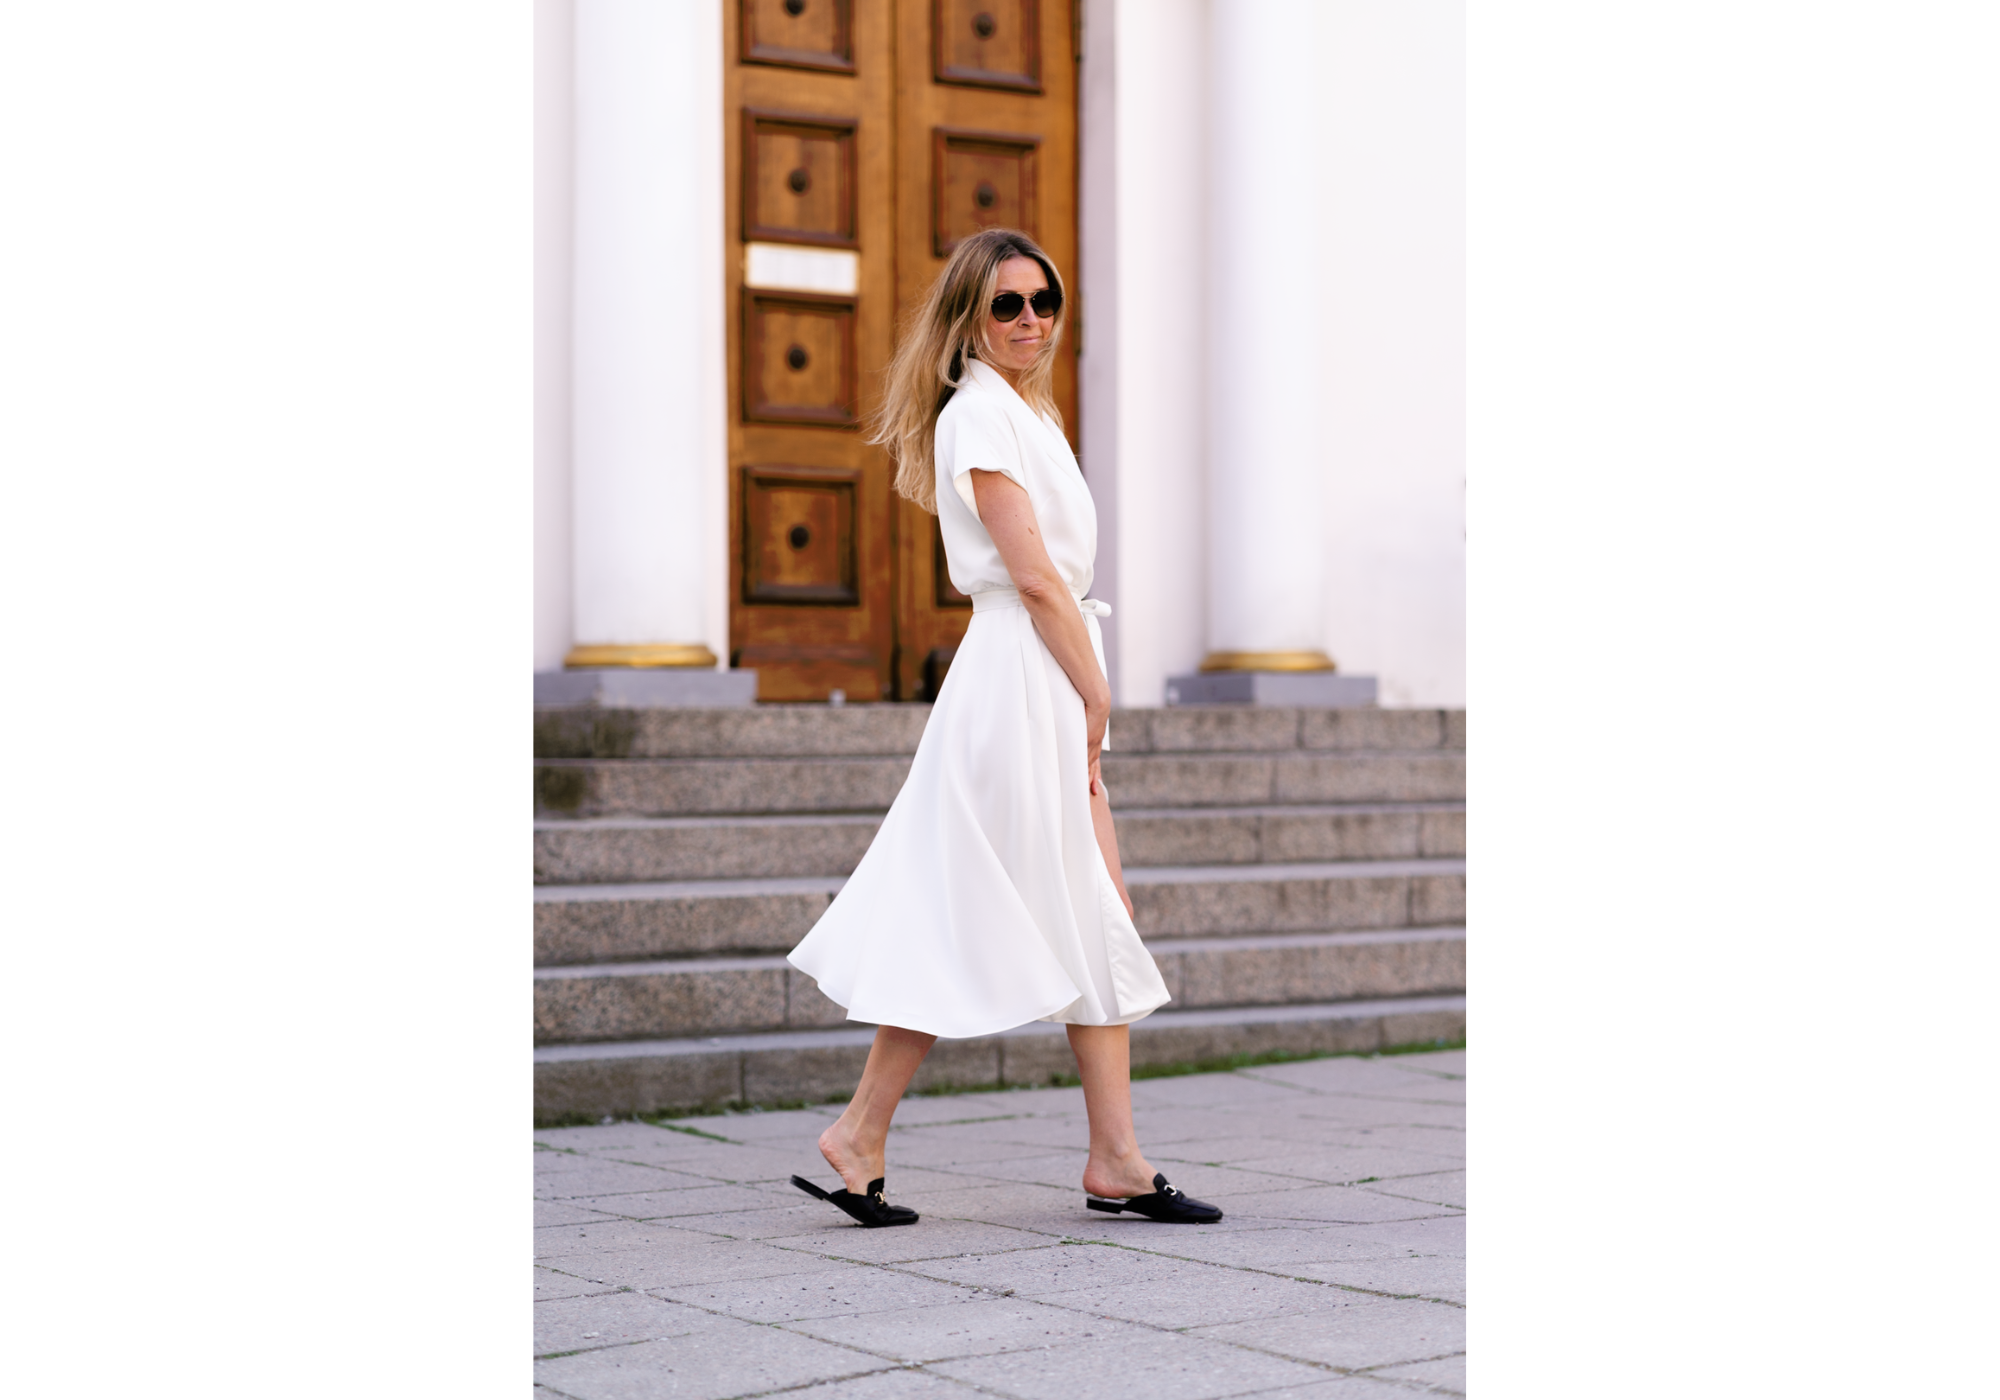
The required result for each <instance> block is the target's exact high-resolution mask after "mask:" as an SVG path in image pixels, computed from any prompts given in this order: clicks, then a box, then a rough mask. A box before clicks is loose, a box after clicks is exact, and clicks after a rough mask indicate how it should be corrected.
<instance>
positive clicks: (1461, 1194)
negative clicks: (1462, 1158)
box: [1366, 1170, 1465, 1210]
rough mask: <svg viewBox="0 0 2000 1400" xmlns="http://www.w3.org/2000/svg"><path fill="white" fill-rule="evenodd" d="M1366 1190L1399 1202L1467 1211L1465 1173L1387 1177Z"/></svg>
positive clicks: (1433, 1173) (1452, 1172)
mask: <svg viewBox="0 0 2000 1400" xmlns="http://www.w3.org/2000/svg"><path fill="white" fill-rule="evenodd" d="M1366 1189H1368V1190H1370V1191H1373V1192H1375V1193H1376V1194H1378V1195H1382V1196H1394V1197H1396V1198H1397V1199H1399V1200H1410V1201H1430V1202H1435V1203H1436V1204H1438V1205H1444V1206H1451V1207H1452V1208H1454V1209H1456V1210H1464V1209H1465V1172H1464V1171H1463V1170H1459V1171H1449V1172H1432V1173H1430V1174H1429V1175H1427V1176H1398V1177H1385V1178H1383V1179H1382V1180H1381V1181H1379V1182H1376V1183H1375V1184H1373V1185H1371V1186H1369V1187H1367V1188H1366Z"/></svg>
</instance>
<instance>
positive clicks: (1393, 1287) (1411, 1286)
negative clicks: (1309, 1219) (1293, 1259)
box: [1288, 1254, 1465, 1307]
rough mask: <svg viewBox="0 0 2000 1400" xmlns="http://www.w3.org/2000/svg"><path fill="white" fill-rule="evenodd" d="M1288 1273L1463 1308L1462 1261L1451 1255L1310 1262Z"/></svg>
mask: <svg viewBox="0 0 2000 1400" xmlns="http://www.w3.org/2000/svg"><path fill="white" fill-rule="evenodd" d="M1288 1272H1290V1273H1292V1274H1294V1275H1296V1276H1297V1277H1299V1278H1312V1279H1320V1280H1322V1281H1324V1282H1326V1283H1333V1284H1339V1285H1341V1286H1343V1287H1347V1288H1364V1289H1367V1290H1368V1291H1369V1292H1371V1293H1388V1294H1394V1295H1396V1296H1398V1297H1409V1298H1433V1299H1438V1300H1441V1301H1443V1302H1447V1303H1457V1304H1458V1305H1460V1306H1461V1307H1463V1306H1464V1305H1465V1260H1464V1259H1462V1258H1460V1257H1458V1256H1457V1255H1452V1254H1402V1255H1385V1256H1383V1257H1381V1258H1376V1259H1342V1260H1330V1259H1328V1260H1314V1261H1308V1262H1302V1263H1298V1264H1293V1265H1291V1266H1290V1268H1289V1270H1288Z"/></svg>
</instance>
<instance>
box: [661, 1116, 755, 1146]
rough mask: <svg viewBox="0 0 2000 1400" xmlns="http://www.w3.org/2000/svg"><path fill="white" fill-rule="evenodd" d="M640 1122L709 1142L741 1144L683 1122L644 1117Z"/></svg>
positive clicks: (733, 1139)
mask: <svg viewBox="0 0 2000 1400" xmlns="http://www.w3.org/2000/svg"><path fill="white" fill-rule="evenodd" d="M640 1121H641V1122H645V1123H651V1124H652V1125H653V1126H654V1127H656V1128H665V1129H666V1130H667V1131H668V1132H670V1133H686V1134H687V1135H688V1136H689V1137H698V1138H707V1139H708V1140H709V1141H710V1142H726V1143H729V1144H731V1145H733V1146H736V1147H741V1146H742V1145H743V1144H742V1143H740V1142H737V1141H736V1139H735V1138H726V1137H724V1136H723V1135H722V1134H721V1133H705V1132H703V1131H702V1130H701V1129H700V1128H690V1127H688V1126H687V1125H686V1124H685V1123H669V1122H666V1121H665V1120H663V1119H653V1118H645V1119H641V1120H640Z"/></svg>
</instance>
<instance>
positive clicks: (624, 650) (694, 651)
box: [563, 642, 715, 671]
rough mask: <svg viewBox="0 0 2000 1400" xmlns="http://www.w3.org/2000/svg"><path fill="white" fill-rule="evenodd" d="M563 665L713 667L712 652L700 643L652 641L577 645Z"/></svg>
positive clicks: (577, 667) (571, 666)
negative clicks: (629, 644)
mask: <svg viewBox="0 0 2000 1400" xmlns="http://www.w3.org/2000/svg"><path fill="white" fill-rule="evenodd" d="M563 665H564V666H566V667H568V668H569V669H570V670H572V671H574V670H579V669H581V668H582V667H585V666H685V667H690V668H692V667H700V668H702V669H704V670H710V671H712V670H714V669H715V653H714V652H712V651H710V650H709V649H708V648H707V647H705V646H702V645H701V644H700V643H698V642H697V643H695V644H693V645H687V644H685V643H681V642H652V643H647V644H645V645H641V646H578V647H571V648H570V649H569V655H568V656H565V657H564V658H563Z"/></svg>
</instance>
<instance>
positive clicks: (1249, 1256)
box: [1129, 1221, 1462, 1277]
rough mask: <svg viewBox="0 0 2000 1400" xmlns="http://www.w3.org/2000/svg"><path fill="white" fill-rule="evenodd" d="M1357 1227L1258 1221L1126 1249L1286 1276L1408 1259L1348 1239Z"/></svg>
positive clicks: (1402, 1250)
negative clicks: (1341, 1264)
mask: <svg viewBox="0 0 2000 1400" xmlns="http://www.w3.org/2000/svg"><path fill="white" fill-rule="evenodd" d="M1357 1228H1359V1227H1356V1226H1352V1225H1327V1224H1321V1223H1312V1224H1306V1223H1302V1222H1298V1221H1285V1222H1279V1221H1267V1222H1260V1225H1259V1228H1257V1229H1255V1230H1234V1231H1230V1230H1219V1229H1213V1228H1203V1229H1198V1230H1177V1231H1175V1232H1173V1233H1172V1234H1167V1233H1165V1232H1162V1233H1160V1234H1157V1235H1154V1236H1151V1237H1149V1238H1146V1239H1143V1240H1134V1241H1133V1242H1132V1244H1131V1245H1130V1246H1129V1247H1130V1248H1133V1249H1144V1250H1147V1251H1149V1252H1151V1253H1155V1254H1164V1255H1168V1256H1170V1257H1172V1258H1175V1259H1196V1260H1201V1261H1203V1262H1205V1263H1210V1264H1224V1265H1229V1266H1231V1267H1234V1268H1243V1269H1256V1270H1261V1271H1263V1272H1265V1273H1275V1274H1285V1275H1288V1276H1289V1275H1302V1274H1304V1273H1305V1270H1304V1268H1303V1267H1302V1266H1304V1265H1309V1264H1319V1263H1324V1262H1326V1261H1329V1260H1335V1259H1340V1260H1348V1261H1353V1260H1357V1259H1386V1258H1392V1257H1407V1256H1409V1254H1410V1252H1411V1251H1410V1250H1409V1248H1408V1247H1407V1246H1405V1245H1399V1244H1394V1243H1391V1242H1389V1241H1386V1240H1368V1241H1366V1242H1363V1241H1360V1240H1355V1239H1352V1238H1351V1236H1352V1234H1353V1232H1354V1231H1355V1230H1356V1229H1357ZM1461 1267H1462V1264H1461ZM1313 1277H1317V1275H1313Z"/></svg>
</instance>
